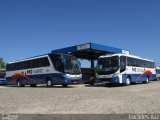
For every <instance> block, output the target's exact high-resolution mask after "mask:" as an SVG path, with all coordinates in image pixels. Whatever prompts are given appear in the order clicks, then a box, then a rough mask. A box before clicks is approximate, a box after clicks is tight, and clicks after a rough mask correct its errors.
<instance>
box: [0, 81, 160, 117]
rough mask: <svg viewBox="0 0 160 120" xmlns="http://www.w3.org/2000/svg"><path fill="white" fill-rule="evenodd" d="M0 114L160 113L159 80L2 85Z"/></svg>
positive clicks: (0, 87) (0, 89)
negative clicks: (115, 83) (116, 83)
mask: <svg viewBox="0 0 160 120" xmlns="http://www.w3.org/2000/svg"><path fill="white" fill-rule="evenodd" d="M0 113H10V114H19V113H24V114H61V113H66V114H115V113H116V114H124V113H135V114H137V113H139V114H144V113H149V114H152V113H157V114H160V81H152V82H151V83H149V84H136V85H131V86H114V87H111V86H104V85H96V86H93V87H91V86H85V85H71V86H69V87H68V88H63V87H61V86H55V87H51V88H47V87H46V86H38V87H35V88H33V87H22V88H18V87H5V86H0Z"/></svg>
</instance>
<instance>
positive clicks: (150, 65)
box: [127, 57, 154, 68]
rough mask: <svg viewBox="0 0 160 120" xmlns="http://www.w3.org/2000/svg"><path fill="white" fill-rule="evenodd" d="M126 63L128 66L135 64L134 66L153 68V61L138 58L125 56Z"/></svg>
mask: <svg viewBox="0 0 160 120" xmlns="http://www.w3.org/2000/svg"><path fill="white" fill-rule="evenodd" d="M127 65H128V66H135V67H147V68H154V62H150V61H146V60H140V59H136V58H130V57H127Z"/></svg>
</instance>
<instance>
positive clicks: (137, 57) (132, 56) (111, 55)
mask: <svg viewBox="0 0 160 120" xmlns="http://www.w3.org/2000/svg"><path fill="white" fill-rule="evenodd" d="M113 56H126V57H131V58H136V59H142V60H146V61H150V62H154V61H153V60H149V59H145V58H141V57H139V56H135V55H130V54H110V55H103V56H100V57H99V58H106V57H113Z"/></svg>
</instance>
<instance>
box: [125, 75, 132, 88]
mask: <svg viewBox="0 0 160 120" xmlns="http://www.w3.org/2000/svg"><path fill="white" fill-rule="evenodd" d="M125 85H126V86H129V85H131V77H129V76H128V77H127V79H126V83H125Z"/></svg>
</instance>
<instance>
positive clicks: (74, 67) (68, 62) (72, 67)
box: [63, 55, 81, 74]
mask: <svg viewBox="0 0 160 120" xmlns="http://www.w3.org/2000/svg"><path fill="white" fill-rule="evenodd" d="M63 59H64V72H65V73H68V74H80V73H81V69H80V65H79V62H78V60H77V58H76V57H74V56H71V55H63Z"/></svg>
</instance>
